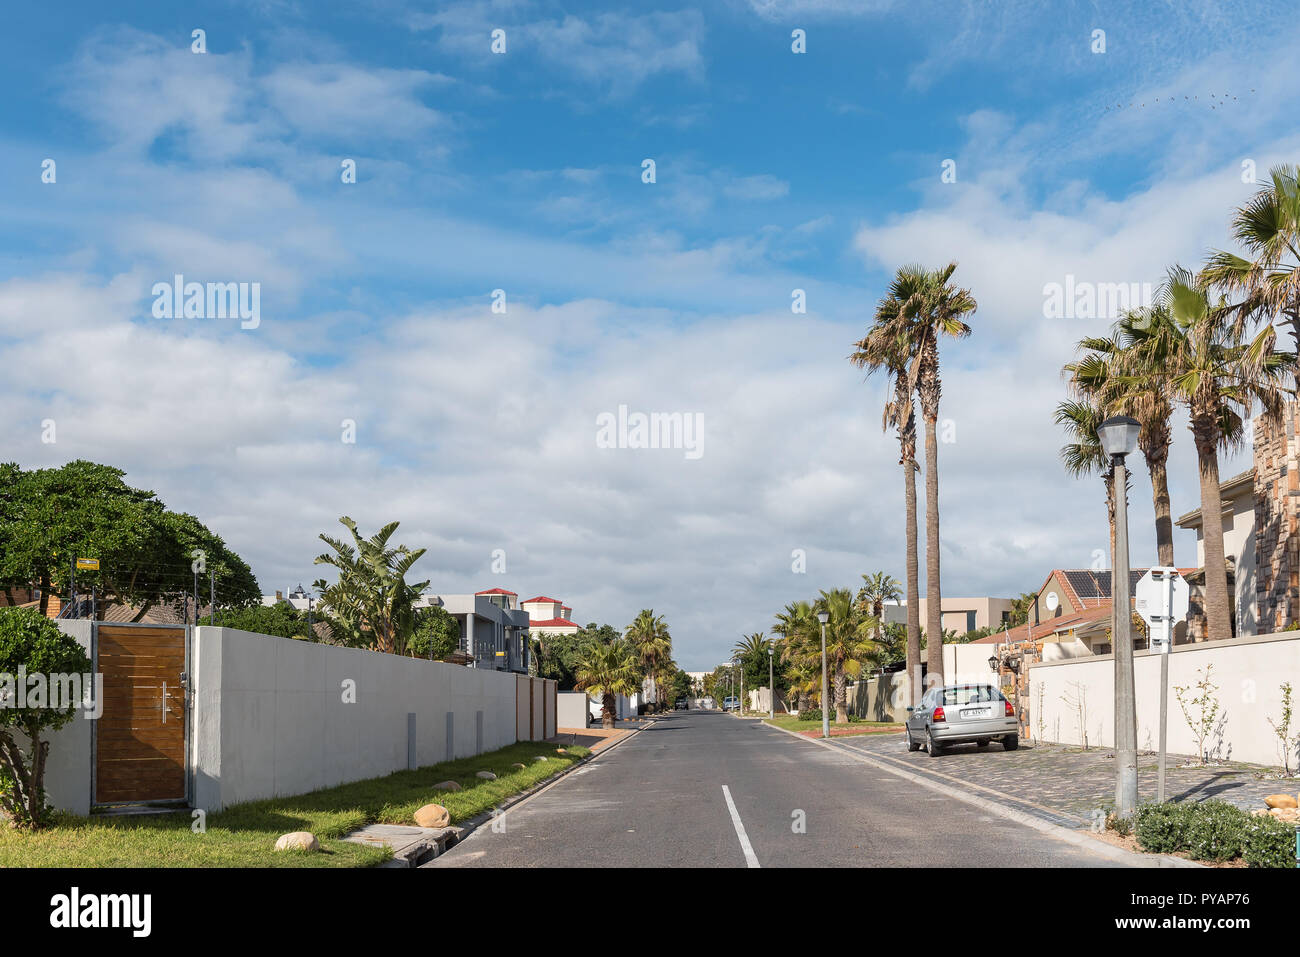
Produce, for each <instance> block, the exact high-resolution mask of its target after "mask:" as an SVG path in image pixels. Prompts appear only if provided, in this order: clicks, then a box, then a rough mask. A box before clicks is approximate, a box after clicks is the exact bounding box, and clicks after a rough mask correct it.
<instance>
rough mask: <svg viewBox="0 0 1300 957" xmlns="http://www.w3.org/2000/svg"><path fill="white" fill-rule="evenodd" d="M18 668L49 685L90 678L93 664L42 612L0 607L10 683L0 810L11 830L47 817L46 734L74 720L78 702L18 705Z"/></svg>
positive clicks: (2, 668)
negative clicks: (58, 680) (59, 678)
mask: <svg viewBox="0 0 1300 957" xmlns="http://www.w3.org/2000/svg"><path fill="white" fill-rule="evenodd" d="M19 668H23V669H24V670H25V672H26V673H27V674H28V675H44V676H45V680H46V682H47V683H48V682H51V681H52V679H53V676H55V675H62V676H70V675H85V676H89V675H90V672H91V663H90V658H89V657H88V656H87V655H86V652H85V651H84V650H83V649H82V647H81V645H79V644H77V642H76V641H75V640H74V639H73V638H71V637H70V636H68V635H65V634H64V633H63V632H62V631H60V630H59V627H58V626H57V625H56V624H55V623H54V622H52V621H51V620H49V619H48V618H46V617H45V616H44V615H42V614H40V612H38V611H36V610H35V609H31V608H0V675H4V676H6V677H7V678H8V679H9V680H8V681H5V682H0V693H3V694H4V695H5V697H6V699H7V700H6V701H5V702H4V706H3V707H0V807H3V808H4V810H5V813H6V814H7V815H8V816H9V820H10V822H11V824H12V825H13V826H15V827H20V828H39V827H41V826H43V825H44V824H45V823H46V818H47V809H46V806H45V768H46V764H47V762H48V760H49V754H50V742H49V740H48V739H47V738H45V737H43V734H44V733H45V732H49V731H56V730H58V729H59V728H61V727H63V726H64V725H65V724H67V723H68V722H69V721H71V720H72V718H73V716H74V715H75V714H76V710H77V702H62V701H54V700H53V699H52V697H50V696H47V697H46V698H45V700H44V701H36V700H34V699H32V698H30V697H29V698H28V699H27V700H26V701H25V702H24V707H21V708H19V707H17V704H18V702H17V699H16V696H15V694H16V690H17V689H16V688H15V687H14V686H13V684H12V681H13V676H15V675H17V674H18V671H19ZM47 687H48V684H47ZM49 705H59V706H57V707H49ZM15 732H18V733H19V734H20V735H21V737H15V734H14V733H15ZM24 737H25V739H26V743H27V748H26V749H24V747H23V738H24Z"/></svg>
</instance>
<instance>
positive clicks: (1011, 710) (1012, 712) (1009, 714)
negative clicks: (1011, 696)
mask: <svg viewBox="0 0 1300 957" xmlns="http://www.w3.org/2000/svg"><path fill="white" fill-rule="evenodd" d="M1003 704H1005V705H1006V706H1007V710H1006V715H1007V717H1008V718H1014V717H1015V716H1016V710H1015V708H1013V707H1011V702H1010V701H1004V702H1003Z"/></svg>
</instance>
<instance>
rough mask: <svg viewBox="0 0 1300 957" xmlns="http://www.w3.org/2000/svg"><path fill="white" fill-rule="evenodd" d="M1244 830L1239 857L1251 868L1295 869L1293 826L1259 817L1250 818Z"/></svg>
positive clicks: (1294, 831) (1274, 819) (1262, 816)
mask: <svg viewBox="0 0 1300 957" xmlns="http://www.w3.org/2000/svg"><path fill="white" fill-rule="evenodd" d="M1244 830H1245V846H1244V847H1243V848H1242V854H1241V856H1242V857H1243V858H1244V859H1245V861H1246V863H1247V864H1249V865H1250V866H1251V867H1289V868H1293V869H1294V868H1295V867H1296V864H1297V861H1296V829H1295V825H1292V824H1288V823H1286V822H1285V821H1279V820H1278V819H1277V818H1275V817H1269V816H1268V815H1261V816H1259V817H1252V818H1251V819H1250V820H1249V821H1248V822H1247V823H1246V826H1245V829H1244Z"/></svg>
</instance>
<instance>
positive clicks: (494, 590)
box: [474, 588, 519, 598]
mask: <svg viewBox="0 0 1300 957" xmlns="http://www.w3.org/2000/svg"><path fill="white" fill-rule="evenodd" d="M474 594H476V595H515V593H514V592H512V591H506V590H505V589H504V588H489V589H487V590H486V591H476V592H474ZM515 597H516V598H518V597H519V596H518V595H515Z"/></svg>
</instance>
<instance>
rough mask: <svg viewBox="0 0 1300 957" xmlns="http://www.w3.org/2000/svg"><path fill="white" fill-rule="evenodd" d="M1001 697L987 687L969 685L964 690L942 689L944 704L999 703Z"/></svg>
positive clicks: (993, 689) (998, 693)
mask: <svg viewBox="0 0 1300 957" xmlns="http://www.w3.org/2000/svg"><path fill="white" fill-rule="evenodd" d="M1001 700H1002V695H1001V693H1000V692H999V691H998V690H997V689H996V688H993V687H991V686H989V685H969V686H967V687H964V688H944V689H943V703H944V704H955V705H963V704H971V703H974V702H979V701H1001Z"/></svg>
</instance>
